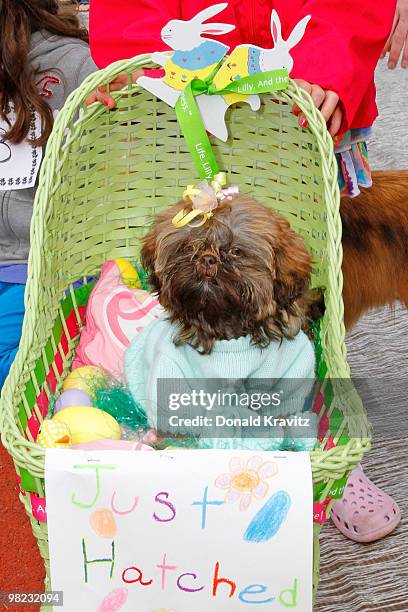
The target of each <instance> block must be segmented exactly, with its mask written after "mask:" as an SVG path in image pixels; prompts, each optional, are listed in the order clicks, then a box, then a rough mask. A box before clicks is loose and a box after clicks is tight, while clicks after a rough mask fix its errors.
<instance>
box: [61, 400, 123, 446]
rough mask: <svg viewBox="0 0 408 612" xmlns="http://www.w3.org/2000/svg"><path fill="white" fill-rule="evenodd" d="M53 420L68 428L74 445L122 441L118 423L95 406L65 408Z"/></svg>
mask: <svg viewBox="0 0 408 612" xmlns="http://www.w3.org/2000/svg"><path fill="white" fill-rule="evenodd" d="M52 420H53V421H57V422H60V423H65V424H66V425H67V426H68V428H69V430H70V432H71V442H72V444H85V443H86V442H91V441H92V440H101V439H102V438H110V439H112V440H120V427H119V424H118V423H117V421H116V420H115V419H114V418H113V417H112V416H111V415H110V414H108V413H107V412H105V411H104V410H99V408H94V407H93V406H69V407H68V408H63V409H62V410H59V411H58V412H57V413H56V414H54V416H53V419H52Z"/></svg>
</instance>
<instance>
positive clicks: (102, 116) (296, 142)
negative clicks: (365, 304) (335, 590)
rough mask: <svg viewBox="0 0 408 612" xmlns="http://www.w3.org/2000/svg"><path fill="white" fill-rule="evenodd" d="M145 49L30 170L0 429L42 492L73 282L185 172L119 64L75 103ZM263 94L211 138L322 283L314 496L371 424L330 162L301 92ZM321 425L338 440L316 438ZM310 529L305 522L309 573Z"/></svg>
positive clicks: (137, 229) (71, 339)
mask: <svg viewBox="0 0 408 612" xmlns="http://www.w3.org/2000/svg"><path fill="white" fill-rule="evenodd" d="M147 61H148V57H147V56H139V57H138V58H135V59H133V60H127V61H125V62H118V63H116V64H113V65H111V66H110V67H108V68H106V69H105V70H103V71H101V72H99V73H96V74H94V75H92V76H91V77H89V78H88V79H87V80H86V81H85V82H84V83H83V85H82V86H81V88H80V89H78V90H77V91H76V92H74V93H73V94H72V95H71V96H70V98H69V99H68V101H67V103H66V105H65V108H64V109H63V110H62V112H61V113H60V114H59V116H58V118H57V121H56V124H55V126H54V130H53V134H52V136H51V138H50V140H49V143H48V146H47V151H46V155H45V159H44V161H43V165H42V169H41V174H40V184H39V189H38V192H37V196H36V200H35V204H34V213H33V222H32V229H31V245H32V248H31V253H30V259H29V274H28V283H27V290H26V298H25V301H26V316H25V320H24V326H23V336H22V342H21V345H20V349H19V352H18V354H17V356H16V359H15V362H14V364H13V366H12V368H11V371H10V375H9V377H8V379H7V381H6V384H5V386H4V389H3V394H2V400H1V402H2V406H1V408H2V409H1V411H0V427H1V431H2V441H3V444H4V445H5V446H6V448H7V449H8V450H9V452H10V454H11V455H12V457H13V459H14V463H15V466H16V470H17V472H18V473H19V474H20V476H21V477H22V488H23V490H26V491H29V490H30V491H36V492H38V493H39V494H40V495H43V493H44V490H43V480H42V479H43V477H44V450H43V449H42V448H40V447H39V446H37V445H36V444H35V442H34V440H35V437H36V436H35V432H36V431H37V430H38V427H39V425H40V424H41V422H42V420H43V418H44V416H45V415H46V407H47V405H48V400H49V398H50V397H51V396H52V395H53V393H55V390H58V389H59V388H60V386H61V383H62V381H63V379H64V376H65V375H66V373H67V372H68V370H69V367H70V364H71V361H72V355H73V350H74V348H75V346H76V344H77V342H78V337H79V332H80V327H81V324H82V323H81V322H82V320H83V309H84V304H85V303H86V298H87V295H85V294H86V290H87V287H86V285H85V287H83V288H82V293H81V296H80V298H79V297H78V295H79V293H78V290H76V291H74V289H73V287H72V283H74V282H75V281H78V279H81V278H82V279H86V278H88V277H90V276H92V275H93V274H97V273H98V272H99V270H100V266H101V264H102V263H103V262H104V261H105V260H107V259H111V258H116V257H125V258H128V259H130V260H132V261H134V260H135V259H136V258H137V254H138V251H139V249H140V238H141V237H142V236H143V234H144V233H145V232H146V230H147V228H148V226H149V224H150V222H151V219H152V217H153V215H154V214H155V213H156V212H157V211H158V210H160V209H162V208H164V207H167V206H169V205H170V204H172V203H174V202H175V201H176V200H177V199H178V198H179V197H180V194H181V193H182V191H183V190H184V189H185V187H186V185H187V184H189V183H192V182H194V180H195V179H196V178H197V176H196V171H195V169H194V167H193V163H192V160H191V157H190V154H189V152H188V150H187V148H186V145H185V142H184V140H183V137H182V136H181V134H180V130H179V127H178V124H177V121H176V117H175V113H174V110H173V109H171V108H169V107H168V106H167V105H166V104H164V103H162V102H160V101H158V100H156V99H155V98H153V97H152V96H151V94H149V93H147V92H144V91H142V90H140V88H138V87H137V86H134V85H133V86H131V85H130V82H131V81H130V76H129V86H128V88H126V89H124V90H123V91H121V92H119V93H118V94H115V96H116V97H117V109H116V110H114V111H108V110H107V109H106V108H105V107H104V106H102V105H93V106H92V107H90V108H86V107H84V105H83V101H84V99H85V98H86V96H87V95H89V93H91V92H92V91H93V90H94V89H95V87H97V86H99V85H101V84H106V83H109V81H111V80H112V79H113V78H114V77H115V76H116V75H117V74H119V73H123V72H127V73H128V74H129V75H130V74H131V73H132V72H133V71H134V70H136V69H137V68H138V67H141V66H143V65H146V63H147ZM263 102H264V104H263V106H262V109H261V110H260V111H259V112H257V113H254V112H253V111H251V110H250V109H249V107H247V106H246V105H242V106H241V107H234V108H233V109H231V110H230V111H229V113H228V115H227V118H228V125H229V132H230V138H229V140H228V142H227V143H225V144H224V143H221V142H220V141H213V148H214V151H215V154H216V157H217V161H218V164H219V167H220V169H221V170H224V171H226V172H227V175H228V181H229V182H230V183H238V184H239V186H240V189H241V192H248V193H251V194H252V195H253V196H254V197H255V198H257V199H258V200H260V201H261V202H263V203H265V204H266V205H268V206H271V207H273V208H275V209H276V210H278V211H280V212H282V213H283V214H284V215H285V216H286V217H287V218H288V219H289V221H290V223H291V225H292V227H293V228H294V229H295V230H297V231H298V232H299V233H300V234H301V235H302V236H303V237H304V239H305V241H306V243H307V245H308V247H309V249H310V250H311V252H312V254H313V256H314V260H315V271H314V275H313V283H314V285H315V286H319V287H320V286H323V287H325V302H326V313H325V315H324V318H323V320H322V323H321V329H320V337H319V344H321V349H322V355H321V357H322V358H321V360H320V361H321V363H320V366H319V368H320V378H321V379H322V381H323V384H322V392H323V394H325V388H326V387H327V385H330V396H331V402H330V403H328V402H327V401H326V402H325V405H326V408H327V415H328V417H329V418H330V430H329V431H328V432H327V434H326V436H325V438H324V440H323V441H322V443H321V444H320V447H318V448H317V450H315V451H314V452H313V453H311V460H312V469H313V477H314V481H315V484H319V483H320V484H321V488H320V489H319V500H320V501H322V500H324V499H325V497H326V496H327V494H328V491H329V490H330V488H331V486H332V484H333V482H334V481H335V480H337V479H340V478H342V477H343V476H344V475H345V474H346V473H348V472H349V471H350V470H351V469H352V468H353V467H354V466H355V465H356V464H357V463H358V462H359V461H360V460H361V458H362V456H363V454H364V452H365V451H366V450H368V448H369V445H370V432H369V426H368V423H367V420H366V416H365V412H364V410H363V407H362V405H361V402H360V400H359V398H358V396H357V394H356V392H355V391H354V389H353V387H352V386H351V384H350V383H349V367H348V365H347V361H346V350H345V344H344V335H345V331H344V325H343V303H342V297H341V291H342V275H341V261H342V249H341V224H340V217H339V192H338V186H337V165H336V161H335V158H334V154H333V145H332V141H331V138H330V136H329V135H328V133H327V131H326V126H325V123H324V120H323V119H322V117H321V115H320V113H319V112H318V111H316V109H315V107H314V105H313V103H312V101H311V99H310V98H309V96H308V95H307V94H306V93H305V92H303V91H301V90H299V89H298V88H297V87H296V85H295V84H294V83H290V86H289V88H288V90H287V91H285V92H280V93H275V94H273V100H272V95H271V96H264V97H263ZM294 102H296V103H297V104H298V106H299V107H300V108H301V109H302V110H303V111H304V112H305V114H306V116H307V118H308V122H309V127H308V129H306V130H302V129H301V128H300V127H299V126H298V124H297V121H296V118H295V117H294V116H293V115H291V113H290V106H291V104H293V103H294ZM85 282H86V280H85ZM88 288H89V285H88ZM88 293H89V291H88ZM81 300H82V302H81ZM81 309H82V310H81ZM329 379H331V380H329ZM44 407H45V409H44ZM323 408H325V407H324V406H323V407H322V410H323ZM336 415H337V417H336V418H333V419H332V418H331V417H332V416H333V417H334V416H336ZM339 416H340V418H339ZM33 422H34V423H35V424H36V427H35V428H34V429H33V427H32V423H33ZM33 431H34V433H33ZM330 436H331V437H332V439H333V440H334V442H335V443H337V442H339V444H337V445H336V446H334V447H333V448H330V449H329V450H323V449H324V447H325V446H326V442H327V440H328V438H329V437H330ZM22 500H23V501H24V504H25V507H26V509H27V512H28V514H29V516H30V518H31V520H32V525H33V530H34V533H35V535H36V536H37V538H38V540H39V546H40V550H41V553H42V555H43V557H44V559H45V560H46V561H47V556H48V548H47V530H46V526H45V525H42V524H38V523H37V522H36V521H35V520H34V519H33V518H32V514H31V508H30V504H29V503H28V502H27V498H26V497H24V496H22ZM318 532H319V527H318V526H315V533H316V546H315V577H316V578H317V576H318V543H317V536H318Z"/></svg>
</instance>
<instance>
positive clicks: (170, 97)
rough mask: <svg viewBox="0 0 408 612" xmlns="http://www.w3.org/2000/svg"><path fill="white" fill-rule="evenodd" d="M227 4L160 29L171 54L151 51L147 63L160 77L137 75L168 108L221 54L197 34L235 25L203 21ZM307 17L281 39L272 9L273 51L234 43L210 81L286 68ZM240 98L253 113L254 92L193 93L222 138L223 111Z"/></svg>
mask: <svg viewBox="0 0 408 612" xmlns="http://www.w3.org/2000/svg"><path fill="white" fill-rule="evenodd" d="M227 6H228V3H222V4H216V5H214V6H211V7H208V8H206V9H204V10H203V11H201V12H200V13H198V14H197V15H195V17H193V18H192V19H190V20H189V21H182V20H179V19H173V20H172V21H169V23H168V24H167V25H166V26H164V28H163V29H162V31H161V37H162V40H163V42H165V43H166V44H167V45H168V46H169V47H171V48H172V49H173V51H174V53H173V54H172V55H171V56H169V55H167V54H165V53H153V55H152V61H154V62H155V63H157V64H159V65H160V66H162V67H163V68H164V70H165V76H164V77H161V78H152V77H148V76H142V77H140V78H139V79H138V84H139V85H140V86H141V87H143V88H144V89H147V90H148V91H150V92H151V93H153V94H154V95H156V96H157V97H158V98H160V99H161V100H163V101H164V102H166V103H167V104H169V105H170V106H173V107H174V106H175V105H176V102H177V100H178V98H179V97H180V95H181V92H182V91H183V89H184V88H185V87H186V85H187V84H188V83H189V82H190V81H191V80H193V79H194V78H199V79H205V78H206V77H208V76H209V74H211V72H212V71H213V69H214V68H215V67H216V66H217V64H218V63H219V62H220V60H222V58H223V57H225V55H226V54H227V52H228V47H227V46H226V45H224V44H223V43H221V42H219V41H215V40H211V39H207V38H205V36H203V35H204V34H211V35H221V34H226V33H227V32H230V31H231V30H233V29H234V28H235V26H233V25H229V24H223V23H207V24H206V23H204V22H205V21H207V20H208V19H210V18H211V17H214V16H215V15H218V13H220V12H222V11H223V10H224V9H225V8H226V7H227ZM309 20H310V15H308V16H307V17H304V18H303V19H302V20H301V21H299V23H298V24H297V25H296V26H295V27H294V29H293V30H292V32H291V34H290V35H289V37H288V38H287V40H284V39H283V37H282V30H281V22H280V19H279V16H278V13H277V12H276V11H275V10H273V11H272V15H271V31H272V38H273V41H274V47H273V49H262V48H261V47H257V46H255V45H250V44H244V45H239V46H238V47H236V48H235V49H234V50H233V51H232V53H231V55H230V57H229V58H228V61H226V62H225V63H224V64H223V66H222V67H221V68H220V69H219V71H218V72H217V74H216V76H215V78H214V83H215V84H216V85H217V87H218V88H223V87H225V86H227V85H228V84H229V83H230V82H231V81H234V80H238V79H240V78H242V77H245V76H248V75H250V74H255V73H261V72H265V71H268V70H274V69H278V68H287V70H288V72H290V71H291V70H292V68H293V59H292V57H291V54H290V51H291V49H292V48H293V47H294V46H295V45H297V43H298V42H299V41H300V40H301V39H302V37H303V35H304V32H305V29H306V26H307V24H308V22H309ZM241 101H243V102H247V103H248V104H249V105H250V106H251V108H252V110H254V111H256V110H258V109H259V107H260V104H261V101H260V98H259V96H257V95H242V94H226V95H212V96H209V95H206V94H202V95H200V96H197V97H196V102H197V105H198V108H199V110H200V113H201V116H202V119H203V122H204V125H205V128H206V129H207V130H208V131H209V132H210V133H211V134H213V135H214V136H216V137H217V138H219V139H220V140H223V141H224V142H225V141H226V140H227V139H228V130H227V127H226V123H225V113H226V111H227V109H228V107H229V106H230V105H231V104H234V103H235V102H241Z"/></svg>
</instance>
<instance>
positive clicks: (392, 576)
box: [316, 62, 408, 612]
mask: <svg viewBox="0 0 408 612" xmlns="http://www.w3.org/2000/svg"><path fill="white" fill-rule="evenodd" d="M376 80H377V88H378V102H379V107H380V118H379V120H378V121H377V124H376V130H375V137H374V139H373V141H372V143H371V147H370V162H371V165H372V167H373V168H377V169H382V168H408V146H407V138H408V103H407V92H408V71H403V70H402V69H398V70H395V71H389V70H387V69H386V68H385V65H384V62H382V63H381V64H380V66H379V68H378V70H377V79H376ZM407 337H408V311H406V310H405V308H403V306H400V305H396V307H395V309H389V308H386V309H384V310H378V311H373V312H371V313H369V314H368V315H367V316H365V317H364V318H363V319H362V320H361V321H359V323H358V324H357V325H356V327H355V328H354V329H353V330H352V332H351V333H350V334H349V337H348V342H347V346H348V354H349V362H350V365H351V368H352V373H353V376H355V377H359V378H360V377H361V378H364V382H365V386H366V387H367V388H368V389H371V391H372V393H371V394H370V393H368V395H371V396H373V395H374V396H376V398H377V402H374V405H372V404H371V403H370V401H368V402H367V404H366V407H367V409H368V413H369V417H370V420H371V421H372V422H373V427H374V441H373V449H372V451H371V452H370V453H369V454H368V455H367V457H366V458H365V459H364V462H363V465H364V469H365V471H366V474H367V476H369V477H370V478H371V479H372V480H374V482H375V483H376V484H377V485H379V486H381V487H382V488H384V490H385V491H386V492H387V493H389V494H391V495H392V496H393V497H394V499H395V500H396V501H397V503H398V504H399V506H400V508H401V510H402V513H403V518H402V522H401V524H400V526H399V527H398V529H397V530H396V531H395V532H394V533H393V534H391V535H390V536H388V537H387V538H385V539H384V540H381V541H380V542H376V543H375V544H365V545H364V544H356V543H354V542H351V541H350V540H347V539H346V538H344V537H343V536H342V535H341V534H340V532H338V531H337V529H336V528H335V527H334V526H333V524H331V523H329V524H327V525H325V526H324V528H323V530H322V534H321V538H320V545H321V578H320V586H319V592H318V599H317V606H316V612H339V611H343V610H347V611H349V612H377V611H380V610H381V611H387V612H388V611H393V610H401V611H404V612H407V611H408V562H407V559H408V441H407V440H408V435H407V434H408V426H407V424H406V421H407V420H408V408H407V406H406V404H407V396H408V393H407V391H406V390H407V388H408V350H407V349H408V342H407ZM369 399H370V398H369ZM371 399H372V398H371ZM387 413H388V415H390V416H392V417H393V418H392V419H391V418H389V417H387ZM391 420H392V421H393V423H394V425H393V426H391V425H389V421H391Z"/></svg>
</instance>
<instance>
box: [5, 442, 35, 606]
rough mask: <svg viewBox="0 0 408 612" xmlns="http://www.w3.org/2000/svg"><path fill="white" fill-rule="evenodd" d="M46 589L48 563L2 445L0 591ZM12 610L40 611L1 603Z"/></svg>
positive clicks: (12, 467) (9, 460) (12, 466)
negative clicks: (42, 552)
mask: <svg viewBox="0 0 408 612" xmlns="http://www.w3.org/2000/svg"><path fill="white" fill-rule="evenodd" d="M43 588H44V564H43V560H42V558H41V556H40V553H39V551H38V547H37V542H36V540H35V538H34V536H33V534H32V531H31V525H30V522H29V520H28V517H27V515H26V513H25V510H24V507H23V505H22V503H21V502H20V500H19V497H18V485H17V478H16V473H15V471H14V465H13V462H12V461H11V459H10V457H9V455H8V454H7V452H6V451H5V449H4V448H3V446H2V445H1V444H0V591H12V592H24V591H28V592H32V591H35V592H38V591H42V590H43ZM0 608H1V609H2V610H9V611H10V612H37V610H38V609H39V608H38V606H35V607H26V606H19V607H16V606H13V607H8V606H7V607H5V606H1V604H0Z"/></svg>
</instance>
